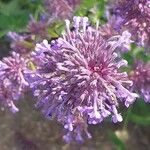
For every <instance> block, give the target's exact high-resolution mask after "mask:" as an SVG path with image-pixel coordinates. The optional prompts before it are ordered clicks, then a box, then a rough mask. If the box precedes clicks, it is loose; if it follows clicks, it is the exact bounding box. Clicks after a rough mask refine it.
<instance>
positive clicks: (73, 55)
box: [30, 17, 138, 142]
mask: <svg viewBox="0 0 150 150" xmlns="http://www.w3.org/2000/svg"><path fill="white" fill-rule="evenodd" d="M73 21H74V22H73V24H72V27H73V31H71V30H70V21H69V20H66V31H65V32H64V33H63V35H62V37H60V38H58V39H57V40H55V41H52V42H51V44H49V43H48V41H47V40H44V41H43V42H42V43H40V44H37V45H36V48H35V52H33V54H32V56H33V59H34V62H35V64H36V66H37V70H36V72H35V73H33V74H31V76H30V82H31V84H30V87H31V88H32V89H33V92H34V96H36V97H37V98H38V101H37V107H39V108H41V109H42V112H43V114H45V116H47V117H49V118H51V119H56V120H58V121H59V122H60V123H62V124H63V125H64V128H65V129H67V130H68V131H69V132H68V133H67V134H66V135H65V136H64V139H65V140H66V141H67V142H70V141H71V140H72V139H76V140H78V141H82V140H83V137H82V136H87V137H88V138H90V137H91V135H90V134H89V133H88V130H87V126H88V124H99V123H101V122H102V121H103V120H104V119H105V118H107V117H108V116H110V117H111V120H112V121H113V122H114V123H116V122H121V121H122V116H121V114H120V113H119V112H118V107H119V102H123V103H124V105H125V106H126V107H129V105H130V104H132V103H133V102H134V101H135V99H136V97H138V96H137V94H135V93H132V92H130V91H129V90H128V87H129V86H131V85H132V81H130V80H129V79H128V75H127V73H126V72H121V71H120V68H121V67H123V66H126V65H127V61H125V60H123V59H121V58H120V57H119V56H118V55H117V53H116V49H117V48H118V47H119V46H121V45H123V44H124V43H125V44H126V38H125V37H126V36H125V35H128V34H127V33H128V32H124V33H123V35H122V36H117V39H116V38H114V39H115V41H114V42H113V41H112V39H113V38H112V39H111V40H105V39H104V38H103V37H102V36H101V33H100V32H99V31H98V24H97V27H96V28H94V27H91V26H89V22H88V18H87V17H74V18H73Z"/></svg>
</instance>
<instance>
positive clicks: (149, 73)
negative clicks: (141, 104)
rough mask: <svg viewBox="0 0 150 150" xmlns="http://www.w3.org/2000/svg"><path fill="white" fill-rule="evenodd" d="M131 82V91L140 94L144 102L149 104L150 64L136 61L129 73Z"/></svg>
mask: <svg viewBox="0 0 150 150" xmlns="http://www.w3.org/2000/svg"><path fill="white" fill-rule="evenodd" d="M130 79H131V80H132V81H133V83H134V84H133V90H135V91H137V92H139V93H140V95H141V96H142V97H143V98H144V100H145V102H150V62H148V63H146V64H145V63H144V62H143V61H138V62H137V63H136V64H135V67H134V70H133V71H131V73H130Z"/></svg>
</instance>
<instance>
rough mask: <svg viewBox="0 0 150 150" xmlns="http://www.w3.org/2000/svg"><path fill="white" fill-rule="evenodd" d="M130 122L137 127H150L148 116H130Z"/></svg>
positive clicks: (149, 117)
mask: <svg viewBox="0 0 150 150" xmlns="http://www.w3.org/2000/svg"><path fill="white" fill-rule="evenodd" d="M130 120H131V121H132V122H134V123H136V124H139V125H150V116H147V117H144V116H138V115H135V114H131V115H130Z"/></svg>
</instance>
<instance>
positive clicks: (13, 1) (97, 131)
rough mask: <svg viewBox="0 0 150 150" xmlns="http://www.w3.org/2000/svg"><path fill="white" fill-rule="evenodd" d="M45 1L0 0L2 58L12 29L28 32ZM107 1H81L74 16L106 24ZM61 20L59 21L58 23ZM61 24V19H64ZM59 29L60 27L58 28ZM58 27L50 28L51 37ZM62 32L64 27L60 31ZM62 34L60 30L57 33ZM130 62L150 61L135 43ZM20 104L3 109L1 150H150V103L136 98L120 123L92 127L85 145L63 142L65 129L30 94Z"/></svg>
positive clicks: (124, 111)
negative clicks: (31, 18)
mask: <svg viewBox="0 0 150 150" xmlns="http://www.w3.org/2000/svg"><path fill="white" fill-rule="evenodd" d="M42 2H43V1H42V0H0V57H1V58H2V57H4V56H7V55H8V52H9V51H10V41H9V40H8V37H7V36H6V34H7V33H8V32H9V31H15V32H18V33H22V32H26V29H27V24H28V22H29V15H30V14H32V15H33V16H34V17H35V18H36V19H37V18H38V15H39V14H40V13H42V12H43V4H42ZM105 6H106V1H104V0H82V1H81V3H80V5H79V6H78V7H77V9H76V11H75V15H81V16H84V15H86V16H88V17H89V18H90V20H91V21H92V23H95V22H96V20H97V19H99V20H100V23H101V24H103V23H105V22H106V21H107V20H106V17H105ZM59 23H60V22H59ZM61 23H62V22H61ZM58 28H59V27H58ZM56 29H57V26H52V27H51V29H50V30H51V32H50V34H51V37H53V35H55V34H54V33H55V32H56ZM58 31H59V32H60V33H61V29H60V30H58ZM57 34H59V33H57ZM123 57H124V58H125V59H127V61H128V62H129V64H130V65H132V63H133V58H135V57H136V58H141V59H144V61H149V60H150V56H149V55H146V56H145V53H144V49H140V48H137V47H136V46H134V45H133V47H132V51H131V52H128V53H126V54H124V56H123ZM18 105H20V106H19V108H20V112H19V113H17V114H15V115H13V114H11V113H9V112H8V111H6V110H2V111H0V150H57V149H58V150H59V149H62V150H76V149H79V150H125V149H127V150H134V149H135V150H150V104H146V103H144V101H143V100H141V99H139V100H137V101H136V102H135V103H134V104H133V105H132V107H130V108H129V109H128V110H127V109H126V108H121V109H122V110H120V112H123V117H124V121H123V122H122V123H121V124H112V123H111V122H105V123H102V124H100V125H96V126H89V130H90V132H91V133H92V135H93V139H92V140H88V141H85V143H83V144H78V143H72V144H65V143H64V142H63V141H62V135H63V128H62V126H61V125H59V124H57V123H56V122H54V121H48V120H46V119H45V118H44V117H43V116H42V115H41V113H40V111H39V110H37V109H35V108H34V100H32V99H31V96H29V95H27V96H26V97H25V98H24V100H22V102H20V103H19V104H18Z"/></svg>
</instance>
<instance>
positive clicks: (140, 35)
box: [113, 0, 150, 46]
mask: <svg viewBox="0 0 150 150" xmlns="http://www.w3.org/2000/svg"><path fill="white" fill-rule="evenodd" d="M113 17H114V18H115V23H114V28H115V29H116V30H117V31H122V30H124V29H125V30H128V31H129V32H130V33H131V35H132V38H133V40H134V41H136V42H137V43H138V44H139V45H141V46H149V42H150V38H149V37H150V0H119V1H118V0H117V2H116V5H114V16H113ZM114 18H113V19H114Z"/></svg>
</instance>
